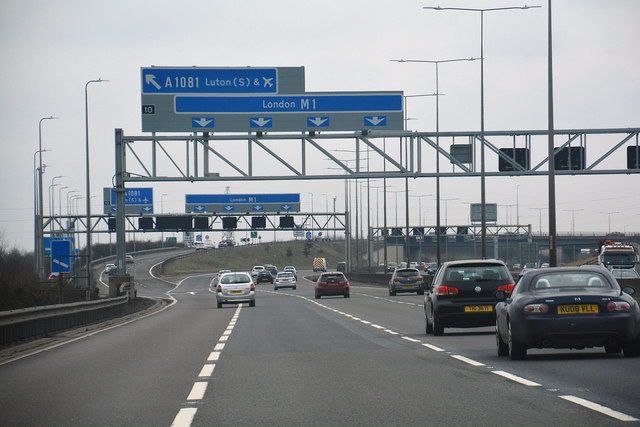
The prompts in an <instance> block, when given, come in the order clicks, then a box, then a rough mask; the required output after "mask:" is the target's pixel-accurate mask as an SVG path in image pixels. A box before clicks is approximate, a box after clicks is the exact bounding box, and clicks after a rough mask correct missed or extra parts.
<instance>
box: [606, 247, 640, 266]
mask: <svg viewBox="0 0 640 427" xmlns="http://www.w3.org/2000/svg"><path fill="white" fill-rule="evenodd" d="M637 261H638V255H637V254H636V251H635V248H634V247H633V246H632V245H631V244H629V243H627V242H615V241H613V240H602V241H601V242H600V253H599V254H598V264H600V265H601V266H602V267H604V268H606V269H614V268H616V269H617V268H634V267H635V264H636V262H637Z"/></svg>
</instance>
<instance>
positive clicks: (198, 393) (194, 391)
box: [187, 381, 209, 400]
mask: <svg viewBox="0 0 640 427" xmlns="http://www.w3.org/2000/svg"><path fill="white" fill-rule="evenodd" d="M208 385H209V383H208V382H207V381H196V382H195V383H193V387H192V388H191V392H190V393H189V396H187V400H202V398H203V397H204V393H205V392H206V391H207V386H208Z"/></svg>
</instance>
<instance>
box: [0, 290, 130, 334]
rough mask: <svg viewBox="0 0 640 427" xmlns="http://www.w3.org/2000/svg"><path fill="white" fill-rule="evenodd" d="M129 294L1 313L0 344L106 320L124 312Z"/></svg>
mask: <svg viewBox="0 0 640 427" xmlns="http://www.w3.org/2000/svg"><path fill="white" fill-rule="evenodd" d="M128 302H129V294H126V295H122V296H119V297H115V298H108V299H104V300H99V301H87V302H75V303H70V304H55V305H47V306H42V307H30V308H23V309H19V310H9V311H3V312H0V345H5V344H9V343H13V342H16V341H20V340H25V339H29V338H37V337H41V336H43V335H46V334H48V333H50V332H56V331H61V330H64V329H69V328H73V327H75V326H79V325H86V324H88V323H91V322H95V321H98V320H102V319H105V318H108V317H112V316H114V315H116V314H120V313H122V312H123V311H124V310H125V305H126V304H127V303H128Z"/></svg>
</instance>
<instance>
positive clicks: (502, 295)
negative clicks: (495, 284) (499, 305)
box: [495, 291, 507, 301]
mask: <svg viewBox="0 0 640 427" xmlns="http://www.w3.org/2000/svg"><path fill="white" fill-rule="evenodd" d="M495 295H496V299H497V300H498V301H504V300H506V299H507V293H506V292H505V291H496V294H495Z"/></svg>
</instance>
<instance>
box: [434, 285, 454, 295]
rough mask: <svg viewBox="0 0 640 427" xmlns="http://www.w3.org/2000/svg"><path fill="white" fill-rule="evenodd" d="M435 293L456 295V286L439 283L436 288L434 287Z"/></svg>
mask: <svg viewBox="0 0 640 427" xmlns="http://www.w3.org/2000/svg"><path fill="white" fill-rule="evenodd" d="M436 294H437V295H458V288H455V287H453V286H444V285H440V286H438V289H436Z"/></svg>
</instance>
